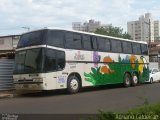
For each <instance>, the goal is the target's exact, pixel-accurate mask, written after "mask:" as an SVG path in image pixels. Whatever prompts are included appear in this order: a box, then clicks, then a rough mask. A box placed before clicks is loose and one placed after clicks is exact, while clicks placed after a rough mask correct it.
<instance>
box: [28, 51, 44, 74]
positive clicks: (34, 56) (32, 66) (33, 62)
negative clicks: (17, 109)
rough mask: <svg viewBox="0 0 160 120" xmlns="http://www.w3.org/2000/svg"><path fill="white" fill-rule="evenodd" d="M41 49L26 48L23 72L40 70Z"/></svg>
mask: <svg viewBox="0 0 160 120" xmlns="http://www.w3.org/2000/svg"><path fill="white" fill-rule="evenodd" d="M42 60H43V59H42V49H40V48H37V49H31V50H27V53H26V59H25V72H29V73H31V72H42V70H43V68H42V62H43V61H42Z"/></svg>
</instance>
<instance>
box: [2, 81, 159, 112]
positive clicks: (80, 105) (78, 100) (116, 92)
mask: <svg viewBox="0 0 160 120" xmlns="http://www.w3.org/2000/svg"><path fill="white" fill-rule="evenodd" d="M159 91H160V83H154V84H143V85H140V86H136V87H130V88H123V87H117V86H112V87H110V86H105V87H103V88H87V89H83V91H82V92H80V93H78V94H74V95H68V94H65V93H64V91H54V92H53V91H52V92H50V93H47V95H44V94H43V93H38V94H28V95H25V96H18V97H15V98H10V99H0V113H34V114H36V113H39V114H40V113H78V114H79V113H97V111H98V110H104V111H115V112H122V111H127V110H128V109H131V108H132V107H136V106H140V105H142V104H143V103H144V101H145V100H144V99H143V98H146V99H147V100H148V102H149V103H156V102H160V94H159Z"/></svg>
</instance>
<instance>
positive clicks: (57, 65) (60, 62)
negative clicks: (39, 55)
mask: <svg viewBox="0 0 160 120" xmlns="http://www.w3.org/2000/svg"><path fill="white" fill-rule="evenodd" d="M64 67H65V53H64V52H63V51H56V50H52V49H47V53H46V58H45V68H46V71H47V72H49V71H56V70H62V69H64Z"/></svg>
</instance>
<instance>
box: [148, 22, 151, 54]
mask: <svg viewBox="0 0 160 120" xmlns="http://www.w3.org/2000/svg"><path fill="white" fill-rule="evenodd" d="M148 25H149V52H150V50H151V20H150V19H149V24H148Z"/></svg>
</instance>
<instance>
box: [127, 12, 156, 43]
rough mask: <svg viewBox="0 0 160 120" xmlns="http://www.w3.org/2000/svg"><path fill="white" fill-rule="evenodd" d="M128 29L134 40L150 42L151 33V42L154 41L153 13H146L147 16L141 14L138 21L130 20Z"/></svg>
mask: <svg viewBox="0 0 160 120" xmlns="http://www.w3.org/2000/svg"><path fill="white" fill-rule="evenodd" d="M149 24H150V27H149ZM149 28H150V30H149ZM127 31H128V33H129V34H130V35H131V38H132V39H133V40H137V41H139V40H140V41H147V42H149V34H150V40H151V42H154V39H155V37H154V35H155V34H154V21H153V19H152V16H151V13H146V14H145V16H143V15H142V16H140V17H139V20H137V21H130V22H128V23H127Z"/></svg>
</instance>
